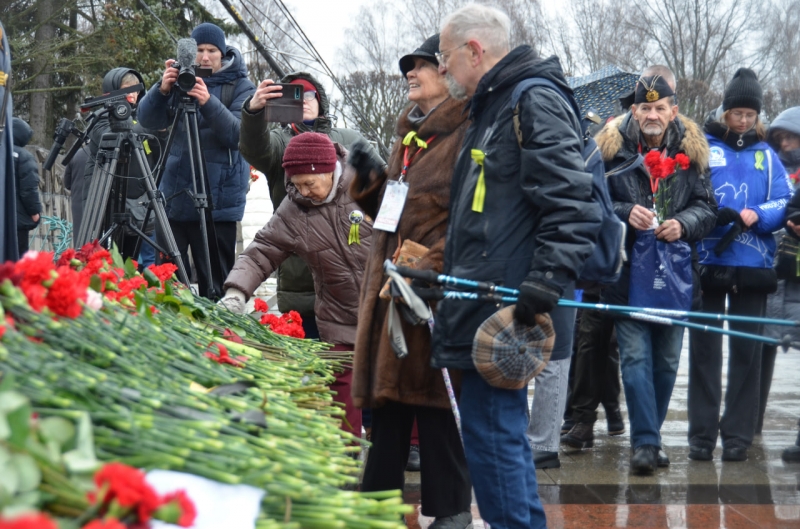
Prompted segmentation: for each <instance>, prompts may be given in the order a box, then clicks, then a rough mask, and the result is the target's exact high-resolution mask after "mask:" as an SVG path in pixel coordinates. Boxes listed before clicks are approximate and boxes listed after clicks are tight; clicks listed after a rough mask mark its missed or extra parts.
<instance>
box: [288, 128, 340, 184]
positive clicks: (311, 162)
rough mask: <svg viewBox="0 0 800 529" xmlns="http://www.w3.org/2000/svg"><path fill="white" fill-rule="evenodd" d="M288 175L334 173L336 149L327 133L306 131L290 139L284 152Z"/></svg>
mask: <svg viewBox="0 0 800 529" xmlns="http://www.w3.org/2000/svg"><path fill="white" fill-rule="evenodd" d="M283 168H284V169H285V170H286V175H287V176H289V177H292V176H294V175H298V174H321V173H332V172H333V171H334V169H336V149H335V148H334V146H333V142H332V141H331V140H330V138H328V137H327V136H326V135H325V134H320V133H318V132H304V133H302V134H298V135H297V136H295V137H294V138H292V139H291V141H289V145H287V146H286V151H284V153H283Z"/></svg>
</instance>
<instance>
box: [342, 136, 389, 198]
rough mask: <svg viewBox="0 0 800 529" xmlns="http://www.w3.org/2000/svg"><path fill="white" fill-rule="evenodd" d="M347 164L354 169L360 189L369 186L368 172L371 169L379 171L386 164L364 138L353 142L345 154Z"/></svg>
mask: <svg viewBox="0 0 800 529" xmlns="http://www.w3.org/2000/svg"><path fill="white" fill-rule="evenodd" d="M347 164H348V165H351V166H353V169H355V170H356V177H357V178H358V184H359V186H360V187H361V189H365V188H366V187H367V186H369V181H370V173H371V172H372V171H375V172H380V171H382V170H383V167H384V166H385V165H386V163H385V162H384V161H383V160H382V159H381V157H380V156H378V153H376V152H375V149H373V148H372V147H370V145H369V143H367V141H366V140H357V141H355V142H353V144H352V145H351V146H350V152H349V153H348V155H347Z"/></svg>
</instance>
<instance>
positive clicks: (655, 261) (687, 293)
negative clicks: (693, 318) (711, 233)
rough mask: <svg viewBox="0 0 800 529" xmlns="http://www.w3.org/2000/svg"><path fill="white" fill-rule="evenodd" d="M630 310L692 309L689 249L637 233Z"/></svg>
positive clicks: (647, 233)
mask: <svg viewBox="0 0 800 529" xmlns="http://www.w3.org/2000/svg"><path fill="white" fill-rule="evenodd" d="M628 304H629V305H630V306H631V307H649V308H655V309H670V310H691V309H692V249H691V247H690V246H689V244H688V243H686V242H684V241H681V240H678V241H675V242H664V241H660V240H658V239H656V236H655V230H644V231H637V232H636V242H635V243H634V245H633V252H632V253H631V280H630V290H629V294H628Z"/></svg>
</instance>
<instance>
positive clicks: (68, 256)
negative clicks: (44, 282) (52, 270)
mask: <svg viewBox="0 0 800 529" xmlns="http://www.w3.org/2000/svg"><path fill="white" fill-rule="evenodd" d="M76 255H78V253H77V252H76V251H75V250H74V249H72V248H68V249H66V250H64V253H62V254H61V257H59V258H58V262H57V263H56V266H69V264H70V263H71V262H72V260H73V259H75V256H76Z"/></svg>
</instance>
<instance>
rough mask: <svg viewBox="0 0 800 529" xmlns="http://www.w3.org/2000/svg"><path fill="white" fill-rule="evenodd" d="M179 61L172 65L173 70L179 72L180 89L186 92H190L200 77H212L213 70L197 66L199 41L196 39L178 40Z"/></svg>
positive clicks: (178, 84) (178, 83)
mask: <svg viewBox="0 0 800 529" xmlns="http://www.w3.org/2000/svg"><path fill="white" fill-rule="evenodd" d="M177 56H178V59H177V60H176V61H175V62H173V63H172V68H175V69H176V70H178V82H177V83H175V84H176V85H177V86H178V88H180V89H181V90H182V91H184V92H188V91H190V90H191V89H192V88H194V85H195V84H197V78H198V77H203V78H205V77H211V74H212V71H211V68H203V67H201V66H199V65H197V64H195V61H196V60H197V41H196V40H194V39H178V51H177Z"/></svg>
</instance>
